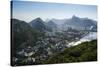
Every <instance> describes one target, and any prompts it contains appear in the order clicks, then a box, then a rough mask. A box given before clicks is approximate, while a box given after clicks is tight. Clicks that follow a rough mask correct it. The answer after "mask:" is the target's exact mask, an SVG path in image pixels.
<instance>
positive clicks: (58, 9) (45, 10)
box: [12, 1, 97, 22]
mask: <svg viewBox="0 0 100 67" xmlns="http://www.w3.org/2000/svg"><path fill="white" fill-rule="evenodd" d="M12 11H13V15H12V17H13V18H16V19H20V20H24V21H27V22H29V21H31V20H33V19H35V18H37V17H40V18H42V19H43V20H45V19H52V18H56V19H65V18H71V17H72V16H73V15H76V16H78V17H81V18H83V17H88V18H90V19H94V20H97V6H95V5H76V4H61V3H60V4H59V3H44V2H33V1H31V2H30V1H29V2H28V1H13V9H12Z"/></svg>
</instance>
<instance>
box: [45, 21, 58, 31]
mask: <svg viewBox="0 0 100 67" xmlns="http://www.w3.org/2000/svg"><path fill="white" fill-rule="evenodd" d="M46 26H47V29H48V30H49V31H50V30H51V31H55V30H57V24H56V23H54V22H53V21H51V20H50V21H48V22H47V24H46Z"/></svg>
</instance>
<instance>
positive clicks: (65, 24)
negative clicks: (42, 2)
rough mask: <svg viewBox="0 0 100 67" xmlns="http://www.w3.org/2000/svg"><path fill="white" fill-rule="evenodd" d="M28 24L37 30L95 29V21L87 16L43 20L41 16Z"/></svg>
mask: <svg viewBox="0 0 100 67" xmlns="http://www.w3.org/2000/svg"><path fill="white" fill-rule="evenodd" d="M27 24H28V23H27ZM29 25H30V26H31V27H32V28H33V29H36V30H38V31H42V32H44V31H55V30H67V29H68V28H73V29H77V30H90V31H97V22H96V21H94V20H92V19H88V18H79V17H76V16H73V17H72V18H70V19H62V20H59V19H51V20H48V21H43V20H42V19H41V18H36V19H34V20H32V21H31V22H29Z"/></svg>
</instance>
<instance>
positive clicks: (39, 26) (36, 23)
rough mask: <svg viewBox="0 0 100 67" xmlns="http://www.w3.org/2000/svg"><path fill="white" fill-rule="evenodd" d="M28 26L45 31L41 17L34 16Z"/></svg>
mask: <svg viewBox="0 0 100 67" xmlns="http://www.w3.org/2000/svg"><path fill="white" fill-rule="evenodd" d="M29 24H30V26H31V27H32V28H34V29H36V30H38V31H45V29H46V27H45V22H44V21H43V20H42V19H41V18H36V19H34V20H32V21H31V22H30V23H29Z"/></svg>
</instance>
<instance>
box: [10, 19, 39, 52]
mask: <svg viewBox="0 0 100 67" xmlns="http://www.w3.org/2000/svg"><path fill="white" fill-rule="evenodd" d="M11 27H12V28H11V34H12V38H11V39H12V51H13V52H14V53H13V54H15V53H17V52H18V51H19V50H21V49H25V48H26V47H27V46H35V45H36V44H35V42H36V40H37V37H39V33H38V32H37V31H35V30H34V29H32V27H31V26H30V25H29V24H28V23H26V22H25V21H21V20H18V19H11ZM33 35H35V36H33Z"/></svg>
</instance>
